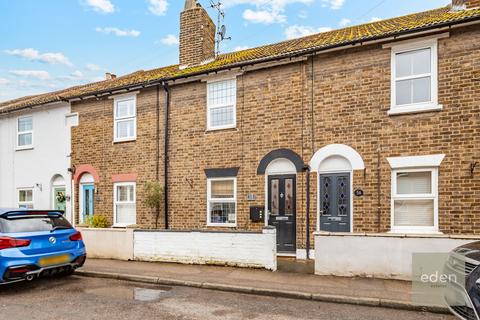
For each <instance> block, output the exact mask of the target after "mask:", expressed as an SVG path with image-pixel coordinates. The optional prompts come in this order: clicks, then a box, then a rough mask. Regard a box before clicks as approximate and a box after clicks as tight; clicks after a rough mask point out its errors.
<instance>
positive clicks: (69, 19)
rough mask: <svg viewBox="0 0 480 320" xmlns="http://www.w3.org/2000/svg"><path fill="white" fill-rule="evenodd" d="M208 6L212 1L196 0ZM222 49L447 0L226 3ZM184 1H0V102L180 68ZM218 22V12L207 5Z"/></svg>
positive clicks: (433, 5) (442, 3) (233, 0)
mask: <svg viewBox="0 0 480 320" xmlns="http://www.w3.org/2000/svg"><path fill="white" fill-rule="evenodd" d="M198 2H200V3H201V4H202V5H203V6H204V7H205V8H207V7H208V6H209V3H210V0H198ZM222 2H223V7H224V11H225V22H224V24H225V25H226V27H227V36H229V37H231V38H232V39H231V40H226V41H224V42H223V43H222V47H221V52H231V51H235V50H241V49H246V48H252V47H256V46H259V45H263V44H268V43H273V42H278V41H283V40H286V39H292V38H295V37H299V36H304V35H308V34H312V33H317V32H325V31H329V30H332V29H338V28H343V27H347V26H351V25H356V24H361V23H367V22H371V21H376V20H379V19H386V18H391V17H395V16H401V15H405V14H409V13H414V12H420V11H425V10H429V9H433V8H439V7H442V6H445V5H447V4H449V3H450V0H222ZM183 5H184V1H183V0H0V39H1V40H0V101H6V100H10V99H15V98H19V97H23V96H27V95H32V94H38V93H44V92H50V91H55V90H60V89H63V88H66V87H70V86H74V85H78V84H84V83H89V82H94V81H100V80H103V79H104V78H105V72H111V73H114V74H116V75H118V76H121V75H125V74H128V73H131V72H134V71H137V70H148V69H152V68H158V67H162V66H166V65H170V64H176V63H178V34H179V14H180V11H181V10H182V9H183ZM208 12H209V14H210V16H211V17H212V18H213V20H214V21H215V22H216V20H217V13H216V11H215V10H214V9H212V8H208Z"/></svg>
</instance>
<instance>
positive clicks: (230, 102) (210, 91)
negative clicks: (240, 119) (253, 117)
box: [207, 79, 237, 130]
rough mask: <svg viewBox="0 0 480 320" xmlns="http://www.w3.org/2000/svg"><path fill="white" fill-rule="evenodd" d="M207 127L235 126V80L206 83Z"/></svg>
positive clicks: (212, 128)
mask: <svg viewBox="0 0 480 320" xmlns="http://www.w3.org/2000/svg"><path fill="white" fill-rule="evenodd" d="M207 104H208V106H207V129H208V130H220V129H228V128H235V127H236V121H237V119H236V104H237V80H236V79H228V80H221V81H214V82H209V83H208V84H207Z"/></svg>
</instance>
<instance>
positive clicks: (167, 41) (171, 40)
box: [160, 34, 180, 46]
mask: <svg viewBox="0 0 480 320" xmlns="http://www.w3.org/2000/svg"><path fill="white" fill-rule="evenodd" d="M160 42H161V43H163V44H164V45H167V46H173V45H176V44H179V43H180V42H179V40H178V38H177V36H175V35H173V34H169V35H167V36H165V37H163V38H162V39H161V40H160Z"/></svg>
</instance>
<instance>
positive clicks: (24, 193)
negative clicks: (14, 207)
mask: <svg viewBox="0 0 480 320" xmlns="http://www.w3.org/2000/svg"><path fill="white" fill-rule="evenodd" d="M18 207H19V208H21V209H33V189H32V188H27V189H18Z"/></svg>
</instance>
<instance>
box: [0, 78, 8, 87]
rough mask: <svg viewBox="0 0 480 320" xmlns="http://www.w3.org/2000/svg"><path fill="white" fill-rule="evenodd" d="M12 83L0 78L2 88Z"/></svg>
mask: <svg viewBox="0 0 480 320" xmlns="http://www.w3.org/2000/svg"><path fill="white" fill-rule="evenodd" d="M9 83H10V81H9V80H8V79H5V78H0V86H4V85H6V84H9Z"/></svg>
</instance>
